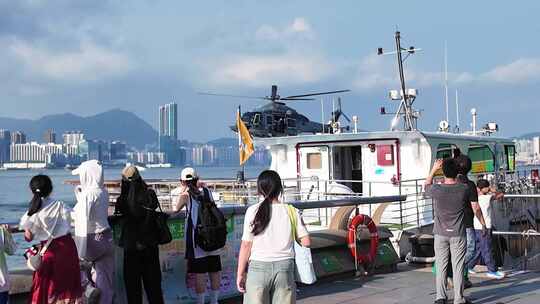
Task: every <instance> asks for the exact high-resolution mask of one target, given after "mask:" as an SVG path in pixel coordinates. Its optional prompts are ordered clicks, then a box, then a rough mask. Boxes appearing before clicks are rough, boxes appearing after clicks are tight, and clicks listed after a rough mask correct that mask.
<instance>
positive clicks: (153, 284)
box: [0, 160, 310, 304]
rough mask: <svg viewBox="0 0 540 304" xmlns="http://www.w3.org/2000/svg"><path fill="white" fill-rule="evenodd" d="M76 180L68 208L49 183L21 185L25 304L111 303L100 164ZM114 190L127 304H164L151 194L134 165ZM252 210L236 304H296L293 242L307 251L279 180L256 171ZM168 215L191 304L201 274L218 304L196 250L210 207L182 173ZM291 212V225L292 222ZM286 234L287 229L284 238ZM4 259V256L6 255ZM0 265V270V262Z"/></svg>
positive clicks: (195, 180)
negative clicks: (178, 227)
mask: <svg viewBox="0 0 540 304" xmlns="http://www.w3.org/2000/svg"><path fill="white" fill-rule="evenodd" d="M73 174H74V175H78V176H79V178H80V184H79V185H78V186H77V187H76V188H75V197H76V200H77V202H76V204H75V206H74V207H73V208H70V207H69V206H68V205H67V204H65V203H64V202H62V201H60V200H57V199H55V198H54V196H53V195H52V194H53V183H52V180H51V179H50V178H49V177H48V176H46V175H41V174H40V175H36V176H34V177H33V178H32V179H31V181H30V183H29V188H30V191H31V193H32V199H31V201H30V204H29V208H28V211H27V212H26V213H25V214H24V215H23V216H22V218H21V220H20V224H19V227H20V229H22V230H24V238H25V240H26V241H27V242H37V243H38V244H37V245H35V246H33V247H34V248H33V250H30V249H29V250H27V252H30V255H36V254H37V255H41V256H42V258H41V263H40V264H39V267H38V268H37V270H36V271H35V272H34V275H33V280H32V288H31V295H30V297H31V301H30V302H31V303H35V304H42V303H62V304H77V303H87V302H92V301H93V302H98V301H99V303H101V304H111V303H113V298H114V283H113V271H114V269H115V265H114V248H113V246H114V245H113V232H112V229H111V225H110V224H109V214H108V206H109V195H108V193H107V190H106V188H105V186H104V173H103V167H102V166H101V165H100V163H99V162H98V161H95V160H90V161H86V162H84V163H82V164H81V166H79V168H77V169H75V170H74V171H73ZM120 187H121V191H120V195H119V196H118V198H117V200H116V204H115V211H114V215H115V216H114V217H113V219H114V220H115V221H118V222H117V224H118V225H119V227H120V230H121V231H120V236H119V240H118V245H119V246H120V247H122V248H123V278H124V286H125V294H126V297H127V302H128V303H129V304H139V303H140V304H142V303H143V292H142V291H143V288H144V292H145V294H146V298H147V302H148V303H150V304H161V303H164V299H163V291H162V288H161V267H160V262H159V248H158V245H159V236H158V232H157V231H158V227H157V226H156V225H157V221H156V220H155V210H156V209H157V208H158V206H159V201H158V198H157V195H156V193H155V192H154V191H153V190H152V189H151V188H150V187H149V186H148V185H147V184H146V183H145V181H144V180H143V178H142V177H141V175H140V173H139V171H138V170H137V168H136V167H133V166H129V167H126V168H125V169H124V170H123V171H122V180H121V186H120ZM257 187H258V193H259V195H260V196H261V197H262V201H261V202H260V203H259V204H255V205H253V206H251V207H249V208H248V210H247V212H246V215H245V220H244V232H243V236H242V244H241V249H240V254H239V262H238V272H237V273H238V279H237V288H238V290H239V291H240V292H241V293H244V302H245V303H295V301H296V285H295V280H294V275H295V268H294V265H295V264H294V242H295V239H296V240H299V242H300V243H301V245H303V246H306V247H309V245H310V239H309V235H308V232H307V230H306V228H305V225H304V224H303V221H302V219H301V216H300V214H299V213H298V211H297V210H296V209H294V213H291V212H290V211H289V210H288V208H290V207H287V205H286V204H283V203H282V201H281V200H280V196H281V194H282V191H283V188H282V182H281V179H280V177H279V175H278V174H277V173H276V172H274V171H270V170H266V171H263V172H262V173H261V174H260V176H259V178H258V180H257ZM173 194H174V195H176V196H177V199H176V201H175V204H173V212H180V211H181V210H182V209H183V208H184V207H185V208H186V220H185V237H186V239H185V242H186V246H185V248H186V250H185V257H186V260H187V272H188V273H192V274H194V275H195V277H196V293H197V303H205V301H206V296H207V291H206V285H207V280H206V275H207V274H208V276H209V278H210V283H211V284H210V286H211V290H210V295H209V296H210V299H209V300H210V303H211V304H217V303H218V297H219V289H220V285H221V274H220V271H221V268H222V265H221V260H220V250H216V251H212V252H207V251H204V250H203V249H202V248H200V247H199V246H198V245H197V243H196V241H195V240H196V233H195V227H196V225H197V223H198V215H199V212H198V209H199V208H200V204H201V202H202V201H203V200H208V199H210V200H211V201H212V202H213V198H212V193H211V192H210V191H209V190H208V189H207V188H206V187H205V184H204V183H203V182H201V181H200V180H199V176H198V175H197V173H196V171H195V170H194V169H193V168H185V169H184V170H182V172H181V177H180V187H178V188H177V189H175V190H173ZM291 214H294V216H295V217H296V219H294V220H295V221H294V222H295V223H297V224H296V225H293V224H292V218H290V217H291V216H293V215H291ZM0 228H2V229H1V231H0V232H2V233H0V236H1V237H2V239H0V241H1V242H0V304H6V303H7V301H8V294H7V292H8V290H9V278H8V273H7V268H6V266H5V259H4V251H6V250H5V248H3V247H2V246H3V244H4V243H5V242H4V240H3V238H4V235H5V234H6V233H8V230H7V229H6V227H0ZM293 230H294V231H293ZM8 253H9V252H8ZM2 262H3V263H2Z"/></svg>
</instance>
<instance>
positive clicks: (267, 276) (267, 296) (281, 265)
mask: <svg viewBox="0 0 540 304" xmlns="http://www.w3.org/2000/svg"><path fill="white" fill-rule="evenodd" d="M244 303H245V304H271V303H272V304H294V303H296V283H295V282H294V260H293V259H288V260H283V261H277V262H260V261H250V262H249V267H248V273H247V280H246V293H245V294H244Z"/></svg>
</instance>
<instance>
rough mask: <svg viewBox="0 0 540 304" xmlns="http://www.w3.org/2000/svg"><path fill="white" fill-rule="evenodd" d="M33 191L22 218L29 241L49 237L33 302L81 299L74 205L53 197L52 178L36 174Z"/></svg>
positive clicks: (72, 303)
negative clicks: (71, 205) (74, 230)
mask: <svg viewBox="0 0 540 304" xmlns="http://www.w3.org/2000/svg"><path fill="white" fill-rule="evenodd" d="M30 190H31V191H32V193H33V195H34V196H33V198H32V201H31V202H30V208H29V209H28V212H27V213H26V214H24V216H23V217H22V218H21V222H20V224H19V226H20V228H21V229H23V230H24V238H25V239H26V241H27V242H31V241H39V242H40V243H41V246H44V245H45V243H47V242H48V241H50V245H49V247H48V248H47V250H46V252H45V254H44V255H43V258H42V263H41V266H40V268H39V269H38V270H37V271H36V272H34V278H33V280H32V290H31V301H30V303H32V304H42V303H63V304H76V303H82V287H81V277H80V272H79V258H78V256H77V247H76V246H75V242H74V241H73V238H72V237H71V234H70V230H71V216H70V214H71V209H70V208H68V207H67V206H66V205H65V204H64V202H61V201H57V200H55V199H53V198H51V197H50V194H51V192H52V190H53V186H52V182H51V179H50V178H49V177H48V176H46V175H36V176H34V177H33V178H32V180H30Z"/></svg>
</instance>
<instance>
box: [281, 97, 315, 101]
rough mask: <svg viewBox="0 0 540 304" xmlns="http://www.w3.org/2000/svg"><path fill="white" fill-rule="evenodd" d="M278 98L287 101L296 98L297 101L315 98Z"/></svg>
mask: <svg viewBox="0 0 540 304" xmlns="http://www.w3.org/2000/svg"><path fill="white" fill-rule="evenodd" d="M279 100H288V101H295V100H298V101H311V100H316V99H315V98H289V97H285V98H280V99H279Z"/></svg>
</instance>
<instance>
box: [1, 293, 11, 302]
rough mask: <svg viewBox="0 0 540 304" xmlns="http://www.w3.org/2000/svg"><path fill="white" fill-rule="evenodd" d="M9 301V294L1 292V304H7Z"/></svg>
mask: <svg viewBox="0 0 540 304" xmlns="http://www.w3.org/2000/svg"><path fill="white" fill-rule="evenodd" d="M8 300H9V292H7V291H6V292H0V304H7V302H8Z"/></svg>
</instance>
